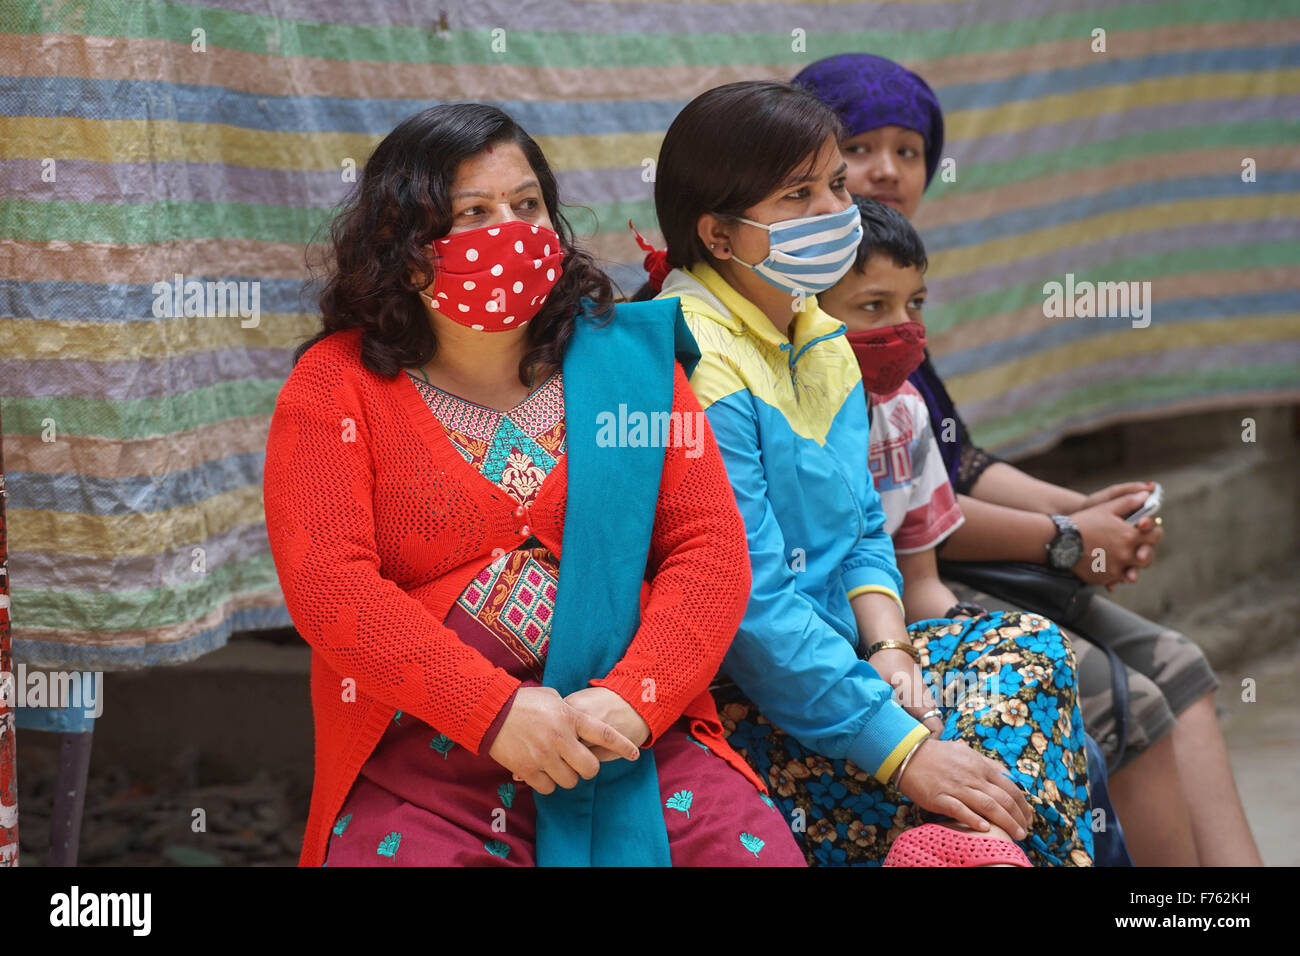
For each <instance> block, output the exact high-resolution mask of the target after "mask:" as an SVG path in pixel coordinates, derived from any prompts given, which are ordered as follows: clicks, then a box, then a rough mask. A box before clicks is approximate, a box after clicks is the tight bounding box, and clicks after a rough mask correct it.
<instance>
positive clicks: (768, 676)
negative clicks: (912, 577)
mask: <svg viewBox="0 0 1300 956" xmlns="http://www.w3.org/2000/svg"><path fill="white" fill-rule="evenodd" d="M674 296H678V297H680V298H681V304H682V311H683V313H684V315H685V316H686V322H687V325H688V326H690V329H691V332H692V334H694V336H695V340H696V343H697V344H698V346H699V350H700V353H701V358H700V361H699V364H698V365H697V366H696V368H695V371H694V372H693V374H692V375H691V379H690V382H691V387H692V388H693V389H694V390H695V394H696V397H698V398H699V400H700V405H701V407H702V408H703V409H704V411H705V414H706V415H707V416H708V420H709V425H710V426H711V428H712V430H713V433H714V437H715V438H716V439H717V442H718V447H719V448H720V449H721V451H722V457H723V460H724V461H725V463H726V467H727V474H728V476H729V478H730V479H731V485H732V488H733V490H734V491H735V494H736V503H737V504H738V505H739V506H740V513H741V515H742V516H743V517H744V519H745V528H746V531H747V533H748V536H749V553H750V562H751V565H752V569H753V591H752V593H751V596H750V600H749V606H748V608H747V609H746V611H745V617H744V620H743V621H742V622H741V625H740V630H739V631H738V632H737V634H736V639H735V641H734V643H733V644H732V646H731V649H730V651H729V652H728V654H727V657H726V660H725V661H724V662H723V665H722V669H723V672H724V673H726V674H727V675H728V676H729V677H730V678H731V679H732V680H734V681H735V682H736V684H737V685H738V686H739V687H740V689H741V690H742V691H744V693H745V694H746V696H748V697H749V698H750V700H752V701H753V702H754V703H755V704H756V705H757V706H758V708H759V710H761V711H762V712H763V714H764V715H765V716H766V717H767V718H768V719H769V720H771V721H772V722H773V723H774V724H776V725H777V726H778V727H780V728H781V729H782V730H784V731H786V732H787V733H789V734H792V735H793V736H794V737H795V739H796V740H798V741H799V742H800V743H801V744H803V745H804V746H805V747H808V748H809V749H811V750H814V751H816V752H817V753H819V754H822V755H824V756H827V757H846V758H848V759H850V760H852V761H853V762H854V763H856V764H857V765H858V766H859V767H861V768H862V769H864V770H866V771H868V772H869V773H871V774H872V775H873V776H874V777H876V778H877V779H879V780H888V779H889V777H891V776H892V775H893V773H894V770H895V769H896V768H897V766H898V764H899V762H900V761H901V760H902V758H903V757H904V756H905V755H906V754H907V752H908V751H909V750H910V749H911V748H912V745H913V744H914V743H916V741H918V740H919V739H921V738H922V737H924V736H925V735H926V734H927V733H928V731H927V730H926V729H925V727H923V726H922V725H921V724H920V723H919V722H918V721H917V720H916V719H915V718H913V717H912V716H911V715H909V714H908V713H907V712H906V711H905V710H903V708H902V707H901V706H899V704H898V703H897V702H896V701H895V700H894V699H893V688H891V687H890V685H889V684H888V683H886V682H885V681H883V680H882V679H881V678H880V675H879V674H878V673H877V671H876V670H875V668H873V667H872V666H871V665H870V664H868V663H867V662H866V661H863V660H860V659H859V658H858V653H857V648H858V628H857V621H856V619H855V618H854V616H853V609H852V607H851V606H850V604H849V599H850V598H851V597H853V596H856V595H857V594H860V593H863V592H866V591H881V592H884V593H886V594H888V595H890V596H891V597H893V598H894V600H896V601H898V602H899V608H900V612H901V609H902V601H901V599H900V597H899V595H900V594H901V593H902V588H903V579H902V576H901V575H900V574H899V573H898V567H897V565H896V564H895V562H894V547H893V543H892V542H891V541H890V538H889V535H888V534H886V533H885V529H884V525H885V516H884V512H883V510H882V509H881V506H880V497H879V495H877V493H876V490H875V488H874V487H873V485H872V483H871V473H870V471H869V469H868V468H867V444H868V438H869V432H870V429H869V427H868V422H867V405H866V396H865V395H864V393H863V390H862V375H861V372H860V371H859V369H858V364H857V361H856V359H855V358H854V356H853V350H852V349H851V348H850V347H849V344H848V342H847V341H846V340H845V338H844V331H845V328H844V324H843V323H842V322H840V321H839V320H837V319H835V318H832V317H831V316H830V315H828V314H826V313H825V312H823V311H822V310H821V309H820V308H819V307H818V306H817V300H816V298H815V297H812V296H810V297H809V298H808V299H807V302H806V306H807V308H806V309H805V311H804V312H802V313H799V314H797V315H796V316H795V321H794V326H793V328H794V335H793V341H788V340H786V338H785V337H783V336H782V335H781V334H780V332H778V331H777V330H776V329H775V328H774V327H773V325H772V323H771V322H770V321H768V319H767V317H766V316H765V315H764V314H763V312H762V311H761V310H760V309H759V308H758V307H757V306H756V305H754V304H753V303H751V302H749V301H748V300H747V299H745V298H744V297H743V296H742V295H741V294H740V293H739V292H737V291H736V290H735V289H733V288H732V287H731V286H730V285H728V284H727V282H726V280H725V279H723V278H722V277H721V276H720V275H719V274H718V273H717V271H716V270H714V269H713V268H712V267H711V266H709V265H708V264H707V263H700V264H698V265H695V266H692V267H691V268H690V269H674V270H673V271H672V272H671V273H669V275H668V277H667V278H666V279H665V281H664V286H663V289H662V291H661V292H660V294H659V296H658V297H659V298H670V297H674Z"/></svg>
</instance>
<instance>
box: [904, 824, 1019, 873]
mask: <svg viewBox="0 0 1300 956" xmlns="http://www.w3.org/2000/svg"><path fill="white" fill-rule="evenodd" d="M990 863H1010V864H1011V865H1012V866H1033V864H1032V863H1030V862H1029V857H1027V856H1025V851H1024V850H1022V849H1020V847H1018V846H1017V845H1016V844H1015V843H1012V842H1011V841H1010V840H999V839H995V838H993V837H981V836H973V835H971V834H969V833H961V832H960V831H957V830H953V829H951V828H949V827H945V826H940V825H939V824H937V823H926V824H924V825H923V826H919V827H916V828H915V829H912V830H905V831H904V832H903V833H902V834H901V835H900V836H899V837H898V839H896V840H895V841H894V843H893V845H892V846H891V847H890V848H889V854H888V855H887V856H886V857H885V862H884V863H883V864H882V865H883V866H987V865H988V864H990Z"/></svg>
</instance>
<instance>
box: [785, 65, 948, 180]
mask: <svg viewBox="0 0 1300 956" xmlns="http://www.w3.org/2000/svg"><path fill="white" fill-rule="evenodd" d="M794 82H795V83H796V84H798V85H799V86H802V87H804V88H805V89H807V90H809V91H811V92H812V93H813V95H815V96H816V97H817V98H818V99H819V100H821V101H822V102H823V103H825V104H826V105H827V106H829V107H830V108H831V109H833V110H835V112H836V113H838V114H839V116H840V119H841V120H842V121H843V122H844V125H845V127H846V128H847V129H848V131H849V136H857V135H858V134H859V133H865V132H866V131H867V130H872V129H876V128H877V127H880V126H904V127H906V128H907V129H914V130H916V131H917V132H918V133H920V134H921V136H922V138H923V139H924V140H925V184H926V186H929V185H930V180H931V179H933V178H934V171H935V169H936V168H937V167H938V165H939V152H940V151H941V150H942V149H943V111H942V110H941V109H940V108H939V100H938V98H937V97H936V96H935V95H934V91H933V90H932V89H930V87H929V84H927V83H926V82H925V80H923V79H921V78H920V77H919V76H917V75H916V74H915V73H913V72H912V71H911V70H909V69H907V68H906V67H903V66H899V65H898V64H897V63H895V62H894V61H893V60H887V59H885V58H884V57H883V56H872V55H871V54H870V53H841V54H839V55H837V56H830V57H827V58H826V59H824V60H818V61H817V62H816V63H813V64H812V65H810V66H807V67H804V68H803V69H802V70H800V71H799V73H798V75H797V76H795V78H794Z"/></svg>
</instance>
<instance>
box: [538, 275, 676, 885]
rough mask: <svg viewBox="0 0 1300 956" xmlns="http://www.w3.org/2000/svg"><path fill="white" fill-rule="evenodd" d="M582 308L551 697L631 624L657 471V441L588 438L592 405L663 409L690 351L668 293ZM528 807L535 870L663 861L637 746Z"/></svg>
mask: <svg viewBox="0 0 1300 956" xmlns="http://www.w3.org/2000/svg"><path fill="white" fill-rule="evenodd" d="M583 305H584V314H583V315H581V316H579V318H578V325H577V329H576V331H575V332H574V335H573V338H572V339H571V341H570V343H569V347H568V351H567V352H566V353H565V356H564V418H565V431H566V435H567V443H568V451H567V454H568V492H567V494H568V500H567V504H566V506H565V508H566V511H565V519H564V541H563V544H562V546H561V553H562V557H561V559H560V577H559V583H558V593H557V597H556V604H555V619H554V624H553V626H552V629H551V640H550V649H549V650H548V652H547V656H546V669H545V672H544V674H543V678H542V683H543V684H544V685H545V686H547V687H554V688H555V689H556V690H557V691H558V692H559V693H560V694H561V695H562V696H563V695H567V694H571V693H573V692H574V691H576V690H581V689H582V688H584V687H587V686H588V683H587V682H588V681H589V680H592V679H594V678H597V677H603V676H604V675H605V674H607V673H608V672H609V671H610V670H611V669H612V668H613V667H614V665H615V664H617V663H618V661H619V660H620V659H621V658H622V657H623V655H624V653H625V652H626V651H627V647H628V645H629V644H630V643H631V640H632V636H633V635H634V634H635V633H636V630H637V628H638V626H639V625H640V620H641V609H640V597H641V582H642V580H643V579H644V577H645V571H646V560H647V557H648V555H649V553H650V533H651V530H652V529H653V527H654V519H655V508H656V504H657V502H658V498H659V478H660V473H661V472H662V470H663V462H664V449H663V448H661V447H643V448H641V447H602V446H601V445H600V444H598V442H597V434H598V432H599V431H600V428H599V423H600V422H601V421H602V413H604V414H608V415H613V416H615V417H616V418H617V417H621V416H620V409H619V406H620V405H623V406H625V407H626V410H627V413H628V414H629V415H631V414H632V413H634V412H636V411H641V412H644V413H646V414H647V415H649V414H650V413H652V412H656V411H663V412H670V411H672V401H673V359H674V355H676V356H677V357H678V358H680V359H681V361H682V363H683V365H685V367H686V368H687V371H688V373H689V371H691V370H693V369H694V367H695V363H696V362H698V361H699V358H700V353H699V350H698V348H697V347H696V344H695V339H694V338H693V337H692V335H691V333H690V330H689V329H688V328H687V326H686V322H685V319H684V318H683V317H682V311H681V303H680V300H679V299H675V298H674V299H657V300H652V301H649V302H635V303H625V304H620V305H617V306H615V307H614V309H613V318H612V320H610V321H608V322H607V323H606V324H604V325H601V324H599V322H600V319H595V320H593V319H592V318H591V317H590V316H589V315H588V312H589V306H590V303H589V300H586V299H584V300H583ZM602 318H603V317H602ZM604 434H605V436H608V434H609V432H608V429H606V431H605V433H604ZM536 805H537V862H538V865H539V866H669V865H671V860H670V858H669V855H668V834H667V832H666V831H665V829H664V817H663V807H661V806H660V801H659V778H658V775H657V774H656V772H655V762H654V753H653V752H652V751H651V750H649V749H643V750H642V751H641V756H640V758H639V759H638V760H636V761H628V760H611V761H608V762H607V763H602V764H601V765H600V773H598V774H597V775H596V777H595V778H594V779H592V780H581V781H579V783H578V785H577V786H576V787H575V788H574V789H572V790H563V789H559V788H557V789H556V790H555V791H554V792H553V793H551V794H550V795H548V796H542V795H540V794H538V795H537V798H536Z"/></svg>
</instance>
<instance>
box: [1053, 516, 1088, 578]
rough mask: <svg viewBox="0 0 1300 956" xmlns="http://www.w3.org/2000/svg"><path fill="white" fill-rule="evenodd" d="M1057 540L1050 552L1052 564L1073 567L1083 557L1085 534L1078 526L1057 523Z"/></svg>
mask: <svg viewBox="0 0 1300 956" xmlns="http://www.w3.org/2000/svg"><path fill="white" fill-rule="evenodd" d="M1057 529H1058V531H1057V536H1056V540H1055V541H1053V542H1052V547H1051V550H1050V551H1049V552H1048V554H1049V556H1050V557H1051V559H1052V564H1053V565H1054V566H1055V567H1057V568H1062V569H1064V568H1072V567H1074V565H1075V564H1076V563H1077V562H1078V560H1079V558H1081V557H1083V536H1082V535H1080V534H1079V531H1078V529H1077V528H1071V527H1061V526H1060V525H1059V524H1058V525H1057Z"/></svg>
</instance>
